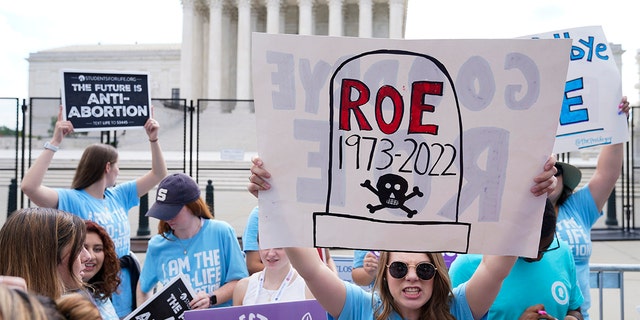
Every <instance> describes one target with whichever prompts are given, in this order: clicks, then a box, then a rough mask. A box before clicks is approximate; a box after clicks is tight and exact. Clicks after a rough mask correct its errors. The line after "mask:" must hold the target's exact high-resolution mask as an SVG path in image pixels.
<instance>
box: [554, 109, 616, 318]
mask: <svg viewBox="0 0 640 320" xmlns="http://www.w3.org/2000/svg"><path fill="white" fill-rule="evenodd" d="M610 112H617V113H618V114H619V115H622V114H625V115H626V116H627V117H629V102H628V101H627V97H622V100H621V101H620V104H619V105H618V106H617V109H615V110H614V109H613V108H612V109H611V110H610ZM623 157H624V149H623V144H622V143H618V144H614V145H606V146H603V147H602V149H601V150H600V155H599V156H598V162H597V164H596V170H595V172H594V173H593V176H591V179H590V180H589V182H588V183H587V184H586V185H585V186H584V187H582V188H580V189H579V190H577V191H575V192H574V189H575V188H576V187H577V186H578V184H580V180H581V178H582V173H581V172H580V170H579V169H578V168H576V167H574V166H572V165H570V164H568V163H564V162H558V163H556V168H557V169H558V173H557V177H558V185H557V186H556V189H555V190H554V191H553V192H552V193H551V194H550V195H549V199H550V200H551V202H552V203H553V204H554V205H555V208H556V212H557V214H558V222H557V230H558V236H559V237H560V239H562V240H564V241H566V242H567V243H568V244H569V246H570V247H571V248H572V249H571V250H572V252H573V258H574V260H575V263H576V274H577V276H578V284H579V285H580V289H581V290H582V294H583V296H584V302H583V304H582V306H581V309H582V314H583V316H584V318H585V319H589V314H588V310H589V307H591V295H590V294H589V291H590V290H589V289H590V285H589V259H590V258H591V228H592V227H593V225H594V224H595V223H596V221H597V220H598V219H599V218H600V217H601V216H602V208H603V207H604V205H605V203H607V200H609V195H611V191H613V188H614V187H615V185H616V181H617V180H618V177H619V176H620V172H621V168H622V159H623Z"/></svg>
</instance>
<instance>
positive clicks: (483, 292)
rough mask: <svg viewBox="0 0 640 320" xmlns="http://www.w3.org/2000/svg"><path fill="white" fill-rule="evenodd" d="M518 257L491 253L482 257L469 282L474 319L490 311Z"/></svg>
mask: <svg viewBox="0 0 640 320" xmlns="http://www.w3.org/2000/svg"><path fill="white" fill-rule="evenodd" d="M516 259H517V257H512V256H490V255H486V256H484V257H483V258H482V262H480V265H479V266H478V269H476V271H475V272H474V273H473V276H471V279H469V281H468V282H467V290H466V295H467V301H468V302H469V307H470V308H471V313H472V314H473V318H474V319H480V318H482V317H483V316H484V315H485V314H486V313H487V312H488V311H489V307H491V305H492V304H493V301H494V300H495V299H496V296H497V295H498V292H500V287H501V286H502V281H503V280H504V279H505V278H506V277H507V276H508V275H509V272H510V271H511V268H512V267H513V265H514V264H515V262H516Z"/></svg>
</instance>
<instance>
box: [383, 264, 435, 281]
mask: <svg viewBox="0 0 640 320" xmlns="http://www.w3.org/2000/svg"><path fill="white" fill-rule="evenodd" d="M409 267H414V268H416V274H417V275H418V278H420V279H422V280H430V279H431V278H433V276H435V275H436V270H438V269H437V268H436V266H434V265H433V264H431V263H429V262H420V263H418V264H416V265H409V264H406V263H404V262H401V261H394V262H391V264H390V265H387V268H389V274H390V275H391V276H392V277H394V278H396V279H402V278H404V277H405V276H407V273H409Z"/></svg>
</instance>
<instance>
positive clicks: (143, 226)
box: [136, 193, 151, 236]
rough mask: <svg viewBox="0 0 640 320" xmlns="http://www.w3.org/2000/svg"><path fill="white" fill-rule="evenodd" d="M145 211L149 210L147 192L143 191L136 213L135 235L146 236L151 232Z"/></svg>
mask: <svg viewBox="0 0 640 320" xmlns="http://www.w3.org/2000/svg"><path fill="white" fill-rule="evenodd" d="M147 211H149V194H148V193H145V194H144V195H143V196H142V197H140V214H139V215H138V231H137V232H136V235H137V236H148V235H150V234H151V230H149V217H147V216H145V214H147Z"/></svg>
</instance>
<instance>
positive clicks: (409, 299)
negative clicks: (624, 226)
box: [248, 157, 556, 320]
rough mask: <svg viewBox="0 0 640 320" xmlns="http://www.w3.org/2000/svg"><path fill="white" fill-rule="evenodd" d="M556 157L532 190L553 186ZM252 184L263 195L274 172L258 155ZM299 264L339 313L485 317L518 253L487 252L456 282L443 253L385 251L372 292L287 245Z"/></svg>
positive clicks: (325, 303) (379, 317)
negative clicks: (466, 277)
mask: <svg viewBox="0 0 640 320" xmlns="http://www.w3.org/2000/svg"><path fill="white" fill-rule="evenodd" d="M554 164H555V158H553V157H550V158H549V160H548V161H547V162H546V163H545V165H544V170H545V171H544V172H543V173H541V174H540V175H538V176H537V177H536V178H535V179H534V181H535V185H534V187H532V188H531V192H532V193H533V194H534V195H536V196H540V195H542V194H545V193H547V192H549V191H550V190H553V188H554V187H555V182H556V179H555V177H553V175H554V173H555V172H556V170H555V168H554ZM251 173H252V175H251V177H249V181H250V182H251V183H250V184H249V185H248V190H249V192H251V193H252V194H253V195H254V196H256V197H257V195H258V192H259V191H263V190H268V189H269V188H270V185H269V183H268V182H267V180H268V179H269V178H270V177H271V175H270V173H269V172H268V171H267V170H265V169H264V168H263V163H262V160H260V158H257V157H256V158H254V159H253V165H252V167H251ZM285 251H286V253H287V256H288V257H289V260H290V261H291V264H292V265H293V267H294V268H295V269H296V270H297V271H298V273H299V274H300V275H301V276H302V278H303V279H305V282H306V283H307V286H308V287H309V289H310V290H311V293H313V296H314V297H315V298H316V299H317V300H318V302H319V303H320V304H321V305H322V307H323V308H324V309H325V310H326V311H327V312H328V313H329V314H330V315H331V316H332V317H333V318H337V319H350V320H357V319H367V320H368V319H376V320H385V319H394V320H395V319H438V320H440V319H481V318H483V317H484V316H485V315H486V313H487V311H488V310H489V307H490V306H491V304H492V303H493V300H494V299H495V297H496V295H497V294H498V291H499V290H500V286H501V284H502V281H503V280H504V278H505V277H507V275H508V274H509V271H510V270H511V267H512V266H513V264H514V263H515V261H516V257H508V256H485V257H484V258H483V260H482V262H481V263H480V266H479V267H478V269H477V271H476V272H475V273H474V275H473V276H472V277H471V279H470V280H469V281H468V282H467V283H465V284H462V285H460V286H458V287H456V288H453V289H452V287H451V281H450V280H449V275H448V273H447V268H446V266H445V262H444V259H443V257H442V254H440V253H430V252H424V253H412V252H384V251H382V252H380V260H379V264H378V266H379V268H378V274H377V277H376V283H375V285H374V289H375V291H376V292H377V294H375V295H372V293H369V292H367V291H365V290H364V289H362V288H360V287H358V286H356V285H355V284H351V283H346V282H344V281H342V280H340V278H339V277H338V276H337V275H336V274H335V273H333V272H332V271H331V270H329V269H328V268H327V267H325V266H324V264H323V263H322V261H320V259H319V258H318V255H317V253H316V251H315V249H313V248H285Z"/></svg>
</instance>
